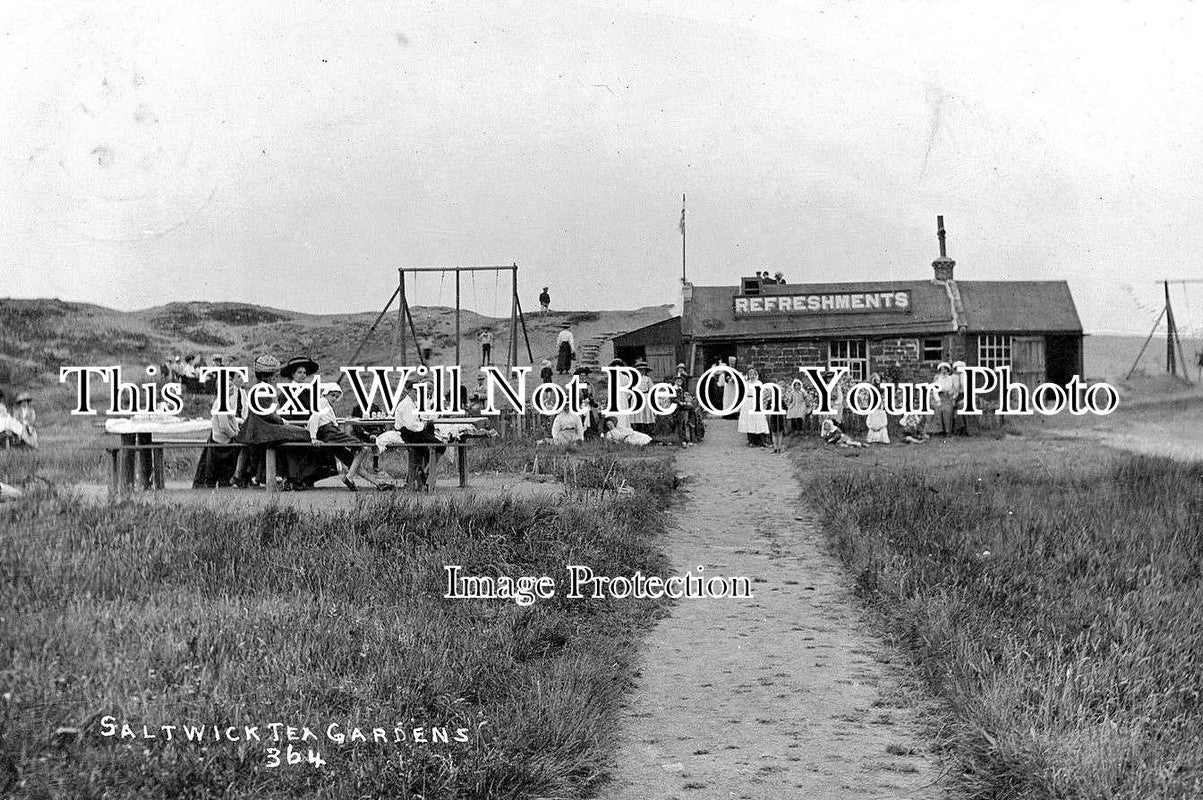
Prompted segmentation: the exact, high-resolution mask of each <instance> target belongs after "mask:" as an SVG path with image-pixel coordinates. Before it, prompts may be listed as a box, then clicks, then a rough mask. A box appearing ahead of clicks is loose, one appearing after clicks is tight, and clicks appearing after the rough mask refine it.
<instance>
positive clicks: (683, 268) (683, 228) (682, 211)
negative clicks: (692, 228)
mask: <svg viewBox="0 0 1203 800" xmlns="http://www.w3.org/2000/svg"><path fill="white" fill-rule="evenodd" d="M685 282H686V280H685V193H684V192H682V193H681V283H685Z"/></svg>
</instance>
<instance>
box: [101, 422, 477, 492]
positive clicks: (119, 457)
mask: <svg viewBox="0 0 1203 800" xmlns="http://www.w3.org/2000/svg"><path fill="white" fill-rule="evenodd" d="M483 419H484V418H483V417H444V418H436V419H435V420H434V423H435V431H436V433H438V432H440V428H442V429H443V430H442V432H443V433H447V434H454V433H458V434H462V433H463V432H464V428H465V427H474V426H475V425H476V423H477V422H480V421H483ZM338 421H339V423H345V424H348V425H350V426H351V427H353V428H355V429H357V430H377V429H379V430H381V431H383V430H384V429H391V428H392V426H393V420H392V418H379V419H360V418H353V417H352V418H343V419H339V420H338ZM288 424H299V423H288ZM210 429H211V428H210V422H209V420H207V419H196V420H178V419H176V420H137V419H113V420H108V421H106V423H105V430H106V432H108V433H110V434H114V435H117V436H120V441H119V442H118V443H117V444H116V445H110V446H107V447H105V450H106V451H107V452H108V454H109V493H110V494H111V495H120V494H124V493H127V492H129V491H131V490H134V489H139V490H143V491H154V490H159V489H163V488H164V486H165V483H166V482H165V480H164V472H165V469H164V461H163V459H164V456H163V453H164V451H165V450H167V449H178V450H190V449H191V450H200V449H204V448H206V447H236V448H242V449H245V448H249V447H252V446H255V445H249V444H245V443H242V442H230V443H229V444H219V443H214V442H209V441H205V440H201V439H156V438H155V434H157V433H158V434H163V433H167V434H172V435H174V434H180V433H198V432H202V431H203V432H205V433H207V432H208V431H209V430H210ZM261 446H262V447H263V448H264V461H265V463H264V479H265V480H264V484H265V486H264V488H265V489H266V490H267V491H268V492H269V493H272V492H275V491H276V475H277V456H278V453H277V450H278V448H281V447H287V448H312V449H321V448H323V447H331V448H351V447H356V445H347V444H335V443H330V444H326V443H323V442H317V443H311V442H283V443H280V444H277V445H261ZM471 446H472V445H471V442H470V437H469V439H466V440H460V441H448V442H446V443H445V444H442V445H436V444H408V443H407V444H405V445H404V447H405V448H406V449H407V452H409V453H410V455H411V456H412V453H413V448H417V447H425V448H431V447H446V448H448V449H452V450H455V452H456V470H457V472H458V473H459V485H460V488H464V487H466V486H467V485H468V470H467V457H466V453H465V451H466V450H468V449H469V448H470V447H471ZM358 447H359V448H360V449H363V448H371V449H372V450H373V451H375V449H376V445H375V444H372V443H371V442H364V443H363V444H361V445H358ZM412 464H413V462H412V458H411V469H410V473H411V475H412V472H413V469H412Z"/></svg>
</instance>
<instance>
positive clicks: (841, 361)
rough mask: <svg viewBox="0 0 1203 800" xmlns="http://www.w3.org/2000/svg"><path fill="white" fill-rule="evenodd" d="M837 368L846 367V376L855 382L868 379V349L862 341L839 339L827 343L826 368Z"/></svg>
mask: <svg viewBox="0 0 1203 800" xmlns="http://www.w3.org/2000/svg"><path fill="white" fill-rule="evenodd" d="M838 367H846V368H847V369H848V375H849V376H850V377H851V378H852V379H853V380H856V381H863V380H865V379H866V378H868V377H869V348H868V346H867V345H866V343H865V340H864V339H839V340H836V341H833V342H830V343H829V345H828V349H827V368H828V369H836V368H838Z"/></svg>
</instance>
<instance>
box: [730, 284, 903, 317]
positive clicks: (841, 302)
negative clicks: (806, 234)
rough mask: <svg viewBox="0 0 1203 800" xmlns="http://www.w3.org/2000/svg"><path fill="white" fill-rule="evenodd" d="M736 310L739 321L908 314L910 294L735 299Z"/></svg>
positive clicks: (749, 297)
mask: <svg viewBox="0 0 1203 800" xmlns="http://www.w3.org/2000/svg"><path fill="white" fill-rule="evenodd" d="M733 308H734V310H735V316H737V317H760V316H770V315H775V314H816V313H817V314H823V313H828V314H871V313H875V312H889V313H892V314H908V313H910V310H911V293H910V292H909V291H907V290H905V289H891V290H886V291H883V292H835V293H831V294H769V295H753V296H748V295H742V294H740V295H736V296H735V299H734V305H733Z"/></svg>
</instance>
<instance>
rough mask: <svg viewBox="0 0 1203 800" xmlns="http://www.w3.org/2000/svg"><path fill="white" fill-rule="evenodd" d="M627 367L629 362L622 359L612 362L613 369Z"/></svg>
mask: <svg viewBox="0 0 1203 800" xmlns="http://www.w3.org/2000/svg"><path fill="white" fill-rule="evenodd" d="M626 365H627V362H625V361H623V360H622V359H621V358H616V359H614V360H613V361H611V362H610V366H611V367H625V366H626Z"/></svg>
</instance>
